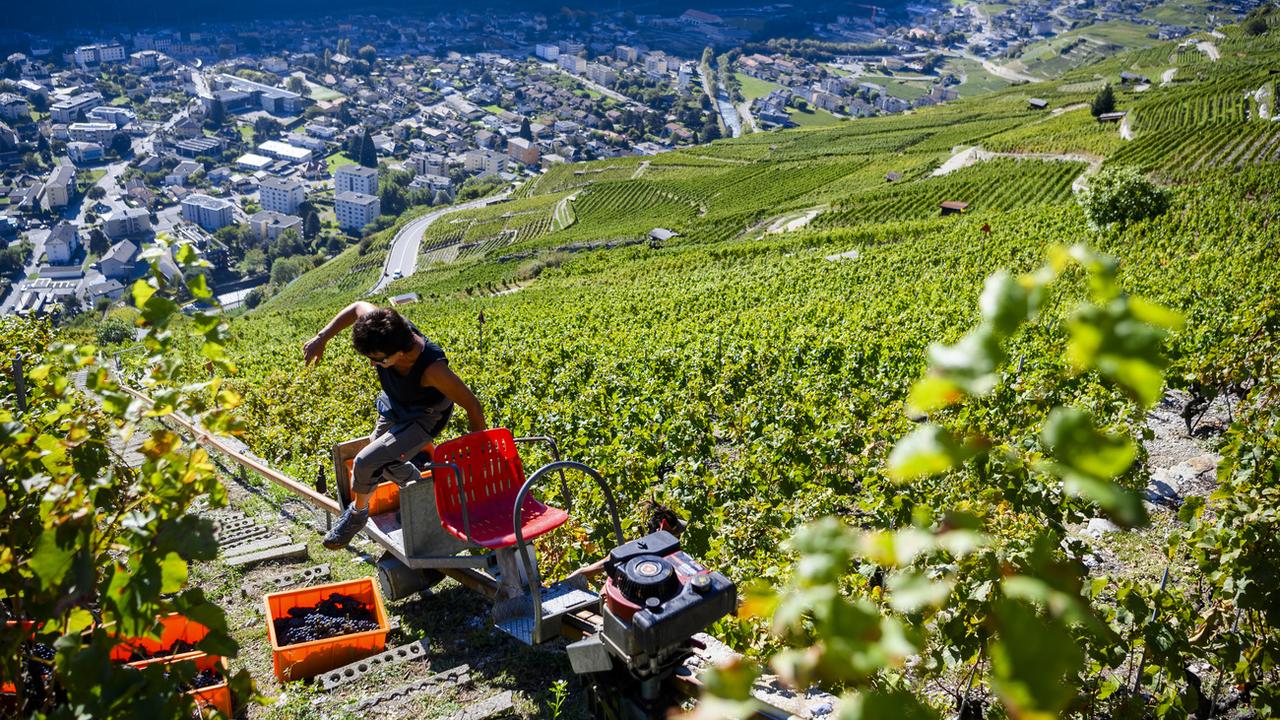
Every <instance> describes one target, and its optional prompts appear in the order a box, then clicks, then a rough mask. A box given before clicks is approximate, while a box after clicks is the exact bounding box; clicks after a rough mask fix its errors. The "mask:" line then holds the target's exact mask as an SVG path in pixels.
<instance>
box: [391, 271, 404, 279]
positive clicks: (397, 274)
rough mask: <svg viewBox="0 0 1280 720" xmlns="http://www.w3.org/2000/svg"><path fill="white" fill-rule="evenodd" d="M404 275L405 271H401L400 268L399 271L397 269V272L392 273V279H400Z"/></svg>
mask: <svg viewBox="0 0 1280 720" xmlns="http://www.w3.org/2000/svg"><path fill="white" fill-rule="evenodd" d="M402 277H404V273H403V272H401V271H399V270H397V271H395V272H393V273H391V279H392V280H399V279H400V278H402Z"/></svg>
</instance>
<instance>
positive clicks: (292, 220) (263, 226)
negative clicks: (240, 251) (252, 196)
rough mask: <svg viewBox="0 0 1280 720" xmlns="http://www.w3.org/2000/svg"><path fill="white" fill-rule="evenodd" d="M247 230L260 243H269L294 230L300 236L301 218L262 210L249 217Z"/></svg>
mask: <svg viewBox="0 0 1280 720" xmlns="http://www.w3.org/2000/svg"><path fill="white" fill-rule="evenodd" d="M249 229H250V230H251V231H253V236H254V237H255V238H257V239H258V240H260V241H262V242H270V241H272V240H275V239H276V238H278V237H280V234H281V233H283V232H284V231H286V230H295V231H297V233H298V234H299V235H301V234H302V218H300V217H298V216H296V215H285V214H283V213H278V212H272V211H271V210H263V211H262V212H256V213H254V214H252V215H250V216H249Z"/></svg>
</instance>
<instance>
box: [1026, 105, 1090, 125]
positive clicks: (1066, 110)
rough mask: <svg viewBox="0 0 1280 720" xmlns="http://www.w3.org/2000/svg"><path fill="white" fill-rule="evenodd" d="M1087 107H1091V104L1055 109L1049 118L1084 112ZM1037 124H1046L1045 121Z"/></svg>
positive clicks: (1050, 112) (1051, 111)
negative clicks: (1076, 111)
mask: <svg viewBox="0 0 1280 720" xmlns="http://www.w3.org/2000/svg"><path fill="white" fill-rule="evenodd" d="M1087 107H1089V103H1076V104H1075V105H1067V106H1066V107H1060V108H1054V109H1052V110H1050V111H1049V117H1058V116H1059V115H1061V114H1063V113H1069V112H1073V111H1075V110H1083V109H1085V108H1087ZM1036 122H1044V120H1037V121H1036Z"/></svg>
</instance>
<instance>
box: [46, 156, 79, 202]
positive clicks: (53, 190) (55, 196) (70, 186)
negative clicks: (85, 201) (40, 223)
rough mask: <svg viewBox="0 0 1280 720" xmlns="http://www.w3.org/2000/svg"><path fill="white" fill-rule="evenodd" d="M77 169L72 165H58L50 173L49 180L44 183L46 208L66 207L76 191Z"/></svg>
mask: <svg viewBox="0 0 1280 720" xmlns="http://www.w3.org/2000/svg"><path fill="white" fill-rule="evenodd" d="M75 186H76V169H75V168H74V167H72V166H70V165H65V164H63V165H58V167H56V168H54V169H53V172H51V173H49V180H48V181H47V182H46V183H45V184H44V208H45V209H46V210H56V209H58V208H62V207H66V206H67V203H69V202H71V196H72V195H73V194H74V192H75Z"/></svg>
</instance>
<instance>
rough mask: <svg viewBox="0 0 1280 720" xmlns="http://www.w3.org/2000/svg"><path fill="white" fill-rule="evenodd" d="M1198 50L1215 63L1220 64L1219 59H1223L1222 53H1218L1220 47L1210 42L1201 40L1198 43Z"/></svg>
mask: <svg viewBox="0 0 1280 720" xmlns="http://www.w3.org/2000/svg"><path fill="white" fill-rule="evenodd" d="M1196 49H1197V50H1199V51H1200V52H1202V53H1204V54H1205V56H1206V57H1208V58H1209V59H1210V60H1212V61H1213V62H1218V59H1219V58H1221V57H1222V53H1221V52H1219V51H1218V46H1217V45H1214V44H1213V43H1212V42H1209V41H1208V40H1201V41H1200V42H1198V43H1196Z"/></svg>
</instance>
